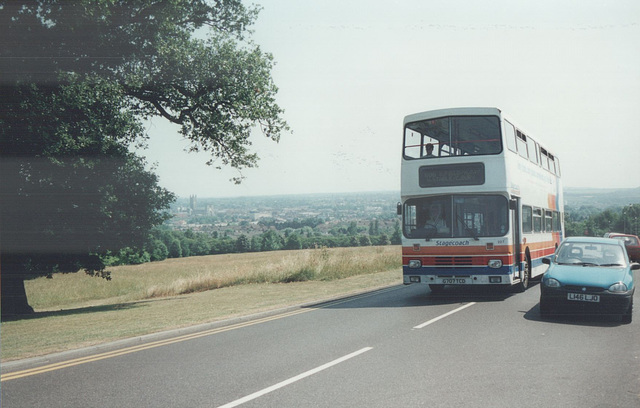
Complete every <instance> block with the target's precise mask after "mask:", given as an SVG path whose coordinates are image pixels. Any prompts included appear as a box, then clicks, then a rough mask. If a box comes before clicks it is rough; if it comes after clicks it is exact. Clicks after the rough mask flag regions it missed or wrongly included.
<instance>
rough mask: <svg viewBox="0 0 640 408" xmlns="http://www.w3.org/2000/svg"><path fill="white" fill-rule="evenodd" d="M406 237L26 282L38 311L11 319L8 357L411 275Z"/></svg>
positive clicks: (5, 337)
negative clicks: (404, 256) (405, 261)
mask: <svg viewBox="0 0 640 408" xmlns="http://www.w3.org/2000/svg"><path fill="white" fill-rule="evenodd" d="M400 266H401V257H400V248H399V247H397V246H383V247H358V248H331V249H327V248H320V249H312V250H300V251H274V252H260V253H247V254H232V255H212V256H202V257H190V258H180V259H169V260H165V261H162V262H152V263H146V264H142V265H132V266H119V267H113V268H110V269H109V270H110V271H111V276H112V280H111V281H106V280H104V279H100V278H91V277H87V276H85V275H84V274H82V273H76V274H65V275H55V276H54V278H53V279H45V278H41V279H36V280H33V281H28V282H26V289H27V295H28V298H29V302H30V304H31V306H32V307H33V308H34V309H35V311H36V313H35V315H34V316H30V317H28V318H25V319H21V320H16V321H7V322H2V328H1V335H2V361H3V362H4V361H9V360H15V359H21V358H26V357H33V356H37V355H44V354H49V353H52V352H58V351H64V350H69V349H74V348H78V347H84V346H89V345H94V344H99V343H104V342H108V341H114V340H118V339H123V338H128V337H135V336H141V335H144V334H149V333H154V332H159V331H163V330H169V329H175V328H180V327H186V326H191V325H195V324H200V323H208V322H214V321H219V320H223V319H226V318H230V317H236V316H241V315H247V314H252V313H258V312H263V311H267V310H273V309H278V308H282V307H286V306H291V305H295V304H300V303H307V302H314V301H321V300H324V299H329V298H332V297H337V296H343V295H347V294H350V293H357V292H360V291H364V290H367V289H373V288H378V287H383V286H387V285H391V284H398V283H401V280H402V278H401V275H402V274H401V271H400Z"/></svg>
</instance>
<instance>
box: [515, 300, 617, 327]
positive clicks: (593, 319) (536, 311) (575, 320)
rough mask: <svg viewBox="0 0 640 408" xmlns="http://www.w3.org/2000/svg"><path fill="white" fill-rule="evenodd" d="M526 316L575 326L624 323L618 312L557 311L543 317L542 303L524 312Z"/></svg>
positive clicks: (535, 319) (540, 320) (529, 318)
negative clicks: (541, 311) (541, 313)
mask: <svg viewBox="0 0 640 408" xmlns="http://www.w3.org/2000/svg"><path fill="white" fill-rule="evenodd" d="M524 318H525V319H527V320H531V321H536V322H545V323H551V324H564V325H573V326H591V327H618V326H621V325H622V322H621V321H620V315H618V314H615V315H614V314H598V315H593V314H585V313H555V314H553V315H550V316H549V317H542V316H541V315H540V303H538V304H536V305H535V306H534V307H532V308H531V309H529V310H528V311H526V312H524Z"/></svg>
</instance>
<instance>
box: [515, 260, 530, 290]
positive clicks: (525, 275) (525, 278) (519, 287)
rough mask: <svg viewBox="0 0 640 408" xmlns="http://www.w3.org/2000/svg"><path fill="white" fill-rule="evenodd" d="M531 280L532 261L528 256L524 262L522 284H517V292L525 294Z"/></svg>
mask: <svg viewBox="0 0 640 408" xmlns="http://www.w3.org/2000/svg"><path fill="white" fill-rule="evenodd" d="M530 279H531V259H530V258H529V255H528V254H527V257H526V259H525V261H524V270H523V271H522V277H521V279H520V282H519V283H517V284H516V292H520V293H521V292H524V291H525V290H527V288H528V287H529V280H530Z"/></svg>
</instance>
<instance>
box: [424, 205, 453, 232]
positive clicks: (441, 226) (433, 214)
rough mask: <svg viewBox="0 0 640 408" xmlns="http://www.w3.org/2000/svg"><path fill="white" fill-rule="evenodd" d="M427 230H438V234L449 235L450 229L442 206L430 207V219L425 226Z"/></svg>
mask: <svg viewBox="0 0 640 408" xmlns="http://www.w3.org/2000/svg"><path fill="white" fill-rule="evenodd" d="M424 228H426V229H436V230H437V232H438V233H448V232H449V227H447V223H446V222H445V220H444V218H443V211H442V206H441V205H440V204H437V203H431V204H430V205H429V218H428V219H427V221H426V222H425V224H424Z"/></svg>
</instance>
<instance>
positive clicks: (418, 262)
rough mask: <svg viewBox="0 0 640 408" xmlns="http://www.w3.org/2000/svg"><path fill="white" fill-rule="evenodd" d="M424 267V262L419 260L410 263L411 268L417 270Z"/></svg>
mask: <svg viewBox="0 0 640 408" xmlns="http://www.w3.org/2000/svg"><path fill="white" fill-rule="evenodd" d="M420 267H422V262H421V261H420V260H419V259H412V260H410V261H409V268H411V269H416V268H420Z"/></svg>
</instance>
